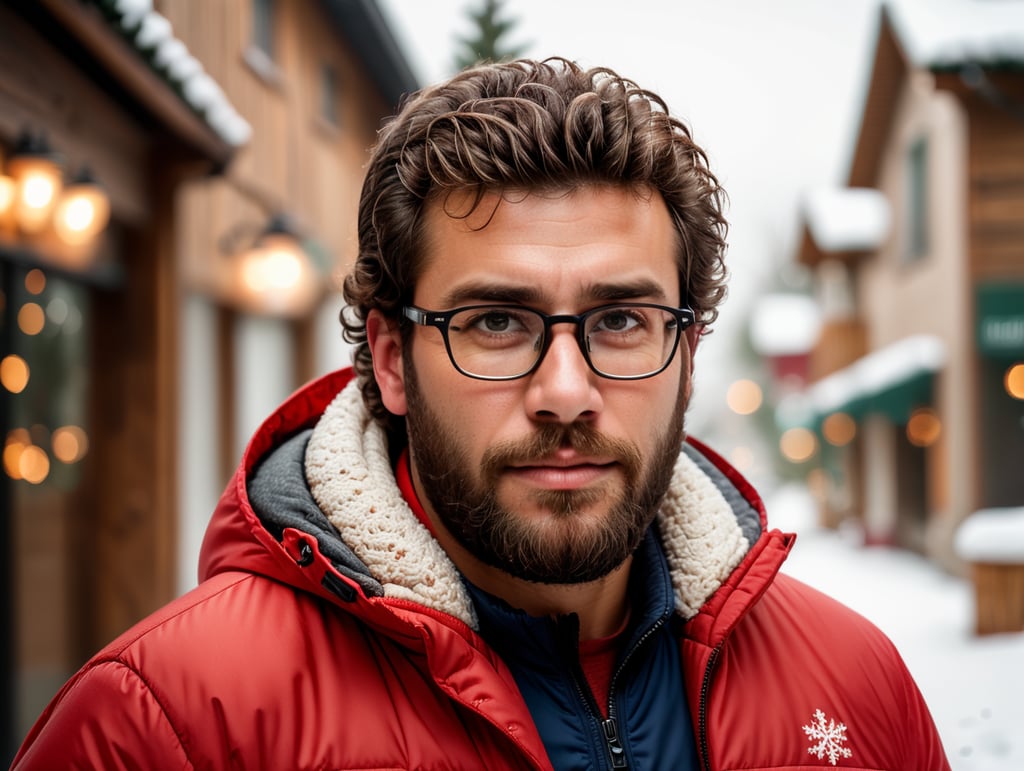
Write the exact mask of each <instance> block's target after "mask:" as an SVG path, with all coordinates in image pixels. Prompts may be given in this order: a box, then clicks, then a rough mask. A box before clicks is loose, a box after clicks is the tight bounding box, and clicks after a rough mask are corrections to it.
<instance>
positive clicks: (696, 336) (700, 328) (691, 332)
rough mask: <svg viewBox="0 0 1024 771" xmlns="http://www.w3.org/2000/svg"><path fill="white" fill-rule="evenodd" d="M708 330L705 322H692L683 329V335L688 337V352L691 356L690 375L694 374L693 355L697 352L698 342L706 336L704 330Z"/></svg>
mask: <svg viewBox="0 0 1024 771" xmlns="http://www.w3.org/2000/svg"><path fill="white" fill-rule="evenodd" d="M705 331H707V327H705V326H704V325H703V324H700V323H697V324H691V325H690V326H688V327H687V328H686V329H684V330H683V336H684V337H685V338H686V353H687V355H688V357H689V362H688V364H689V369H690V375H691V376H692V375H693V357H694V356H695V355H696V354H697V344H698V343H699V342H700V339H701V338H702V337H703V336H704V332H705Z"/></svg>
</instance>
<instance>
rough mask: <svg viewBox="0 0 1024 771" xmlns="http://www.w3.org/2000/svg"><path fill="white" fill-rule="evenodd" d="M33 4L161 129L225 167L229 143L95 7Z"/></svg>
mask: <svg viewBox="0 0 1024 771" xmlns="http://www.w3.org/2000/svg"><path fill="white" fill-rule="evenodd" d="M37 2H38V5H39V6H41V7H43V8H45V9H46V11H48V12H49V13H50V15H51V16H52V17H53V19H54V21H55V22H56V23H58V24H60V25H61V26H62V27H63V28H64V29H66V30H67V31H68V33H69V34H71V35H72V36H73V37H74V38H75V39H76V40H77V41H78V42H79V43H80V44H81V45H82V47H83V49H85V50H86V51H87V52H88V54H89V55H90V56H91V57H92V58H93V59H94V60H95V61H96V62H97V63H98V64H99V65H100V66H101V67H102V68H103V69H105V70H106V71H107V72H109V73H110V75H111V76H112V77H114V78H115V79H116V80H117V82H118V83H120V84H121V86H122V87H123V88H124V89H125V91H127V92H128V93H129V94H130V95H131V96H132V97H133V98H134V99H135V100H136V101H137V102H138V104H139V105H141V106H142V107H144V108H145V109H146V111H147V112H149V113H150V114H152V115H153V117H154V118H155V119H156V121H157V122H158V123H159V124H160V125H161V126H162V127H163V128H164V129H165V130H167V131H168V132H170V133H171V134H172V135H173V136H175V137H176V138H177V139H178V140H179V141H180V142H182V143H184V144H186V145H188V146H189V147H191V148H193V149H194V150H195V151H196V152H197V153H199V154H201V155H202V156H203V157H205V158H206V159H207V160H209V161H210V162H212V163H213V164H214V166H216V167H217V168H223V167H224V166H226V165H227V163H228V161H229V160H230V159H231V156H232V154H233V152H234V149H233V148H232V147H231V145H229V144H227V143H226V142H225V141H224V140H223V139H221V138H220V137H219V136H217V134H216V133H214V131H213V129H212V128H210V126H208V125H207V124H206V122H205V121H204V120H203V119H202V118H200V117H199V115H197V114H196V112H195V111H194V110H193V109H192V108H191V107H190V106H189V105H187V104H186V103H185V102H184V100H183V99H182V98H181V97H180V96H179V95H178V94H176V93H175V92H174V90H173V89H172V88H171V86H170V84H169V83H168V82H167V81H165V80H164V79H163V78H161V77H160V76H159V75H157V74H156V73H155V72H154V71H153V70H152V68H150V66H149V65H148V64H147V63H146V62H145V61H144V60H143V58H142V56H141V54H140V53H139V52H138V51H137V50H136V49H135V48H133V47H132V46H131V45H130V44H129V43H128V42H127V41H126V40H125V39H124V38H123V37H121V36H120V35H118V34H116V33H115V32H114V31H113V30H112V29H111V28H110V24H109V22H107V20H106V19H104V18H103V16H102V15H101V14H100V11H99V9H98V8H96V7H95V6H91V5H85V4H83V3H81V2H76V1H75V0H37Z"/></svg>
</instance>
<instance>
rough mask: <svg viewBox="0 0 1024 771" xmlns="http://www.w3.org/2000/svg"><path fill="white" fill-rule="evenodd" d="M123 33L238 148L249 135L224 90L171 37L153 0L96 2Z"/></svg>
mask: <svg viewBox="0 0 1024 771" xmlns="http://www.w3.org/2000/svg"><path fill="white" fill-rule="evenodd" d="M96 2H97V4H98V5H99V6H100V7H101V8H102V10H103V11H104V13H106V14H107V16H108V17H109V18H110V19H111V20H112V22H113V23H115V24H117V25H119V27H120V29H121V32H122V34H124V35H125V37H127V38H128V39H129V41H130V42H131V43H132V44H133V45H134V46H135V47H136V48H137V49H138V50H139V51H140V52H141V53H143V54H145V55H146V56H147V57H148V58H149V60H150V61H151V62H152V66H153V69H154V70H156V72H157V73H158V74H160V75H161V76H163V77H164V78H165V79H166V80H167V81H168V82H169V83H170V84H171V86H172V87H173V88H174V89H175V90H177V91H178V92H179V93H180V94H181V95H182V98H183V99H184V100H185V102H186V103H187V104H188V105H189V106H190V107H191V108H192V109H193V110H195V112H196V113H197V114H198V115H200V116H201V117H202V118H203V119H204V120H205V121H206V123H207V125H208V126H209V127H210V128H211V129H212V130H213V132H214V133H215V134H216V135H217V136H218V137H220V139H221V140H223V141H224V142H225V143H226V144H228V145H230V146H232V147H240V146H241V145H244V144H245V143H246V142H248V141H249V138H250V137H251V136H252V127H251V126H250V125H249V122H248V121H246V120H245V118H243V117H242V116H241V115H239V114H238V112H237V110H235V108H234V107H233V106H232V104H231V102H230V101H228V98H227V96H225V94H224V91H223V90H222V89H221V87H220V86H219V85H218V84H217V81H215V80H214V79H213V78H212V77H210V75H208V74H207V73H206V72H205V71H204V69H203V65H202V64H201V63H200V62H199V60H198V59H196V58H195V57H194V56H192V54H190V53H189V50H188V47H187V46H186V45H185V44H184V43H183V42H181V41H180V40H178V39H177V38H176V37H175V36H174V30H173V29H172V28H171V23H170V21H168V20H167V18H166V17H164V16H162V15H161V14H159V13H157V12H156V11H154V10H153V0H96Z"/></svg>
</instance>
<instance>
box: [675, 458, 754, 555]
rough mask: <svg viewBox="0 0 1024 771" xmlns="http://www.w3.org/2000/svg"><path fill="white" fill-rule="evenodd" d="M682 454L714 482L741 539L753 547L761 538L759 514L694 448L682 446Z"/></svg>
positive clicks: (725, 477)
mask: <svg viewBox="0 0 1024 771" xmlns="http://www.w3.org/2000/svg"><path fill="white" fill-rule="evenodd" d="M683 452H685V453H686V454H687V455H688V456H689V457H690V460H692V461H693V462H694V463H696V464H697V467H698V468H699V469H700V470H701V471H703V472H704V473H705V474H707V476H708V477H709V478H710V479H711V481H712V482H714V484H715V487H717V488H718V491H719V492H720V493H721V494H722V495H723V496H724V497H725V500H726V502H727V503H728V504H729V506H731V507H732V510H733V513H734V514H735V515H736V522H737V524H738V525H739V526H740V531H741V532H742V533H743V537H744V538H746V539H747V543H748V544H750V545H751V546H753V545H754V543H755V542H756V541H757V539H758V538H760V537H761V532H762V528H761V514H760V513H759V512H758V511H757V509H755V508H754V507H753V506H751V505H750V502H749V501H747V499H746V498H744V497H743V493H741V492H740V491H739V490H738V489H737V487H736V485H734V484H733V483H732V482H731V481H729V478H728V477H727V476H726V475H725V474H723V473H722V472H721V471H719V470H718V469H717V468H716V467H715V464H714V463H712V462H711V461H710V460H708V459H707V458H706V457H705V456H703V455H701V453H700V451H699V450H697V448H696V447H694V446H692V445H689V444H684V445H683Z"/></svg>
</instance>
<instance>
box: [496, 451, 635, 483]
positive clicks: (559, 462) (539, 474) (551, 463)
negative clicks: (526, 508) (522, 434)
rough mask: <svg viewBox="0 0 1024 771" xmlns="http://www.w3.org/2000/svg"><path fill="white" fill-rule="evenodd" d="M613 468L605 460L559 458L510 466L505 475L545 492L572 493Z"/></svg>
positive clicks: (614, 466)
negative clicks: (559, 491) (567, 491)
mask: <svg viewBox="0 0 1024 771" xmlns="http://www.w3.org/2000/svg"><path fill="white" fill-rule="evenodd" d="M617 467H618V462H617V461H615V460H613V459H609V458H583V457H578V456H574V457H567V456H563V457H554V458H546V459H544V460H536V461H525V462H520V463H514V464H512V465H510V466H507V467H506V468H505V473H507V474H508V475H509V476H511V477H513V478H515V479H520V480H522V481H524V482H527V483H528V484H532V485H534V486H536V487H542V488H545V489H548V490H574V489H576V488H579V487H585V486H587V485H590V484H593V483H594V482H596V481H598V480H600V479H602V478H603V477H605V476H606V475H607V474H609V473H611V472H612V471H614V470H615V469H616V468H617Z"/></svg>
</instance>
